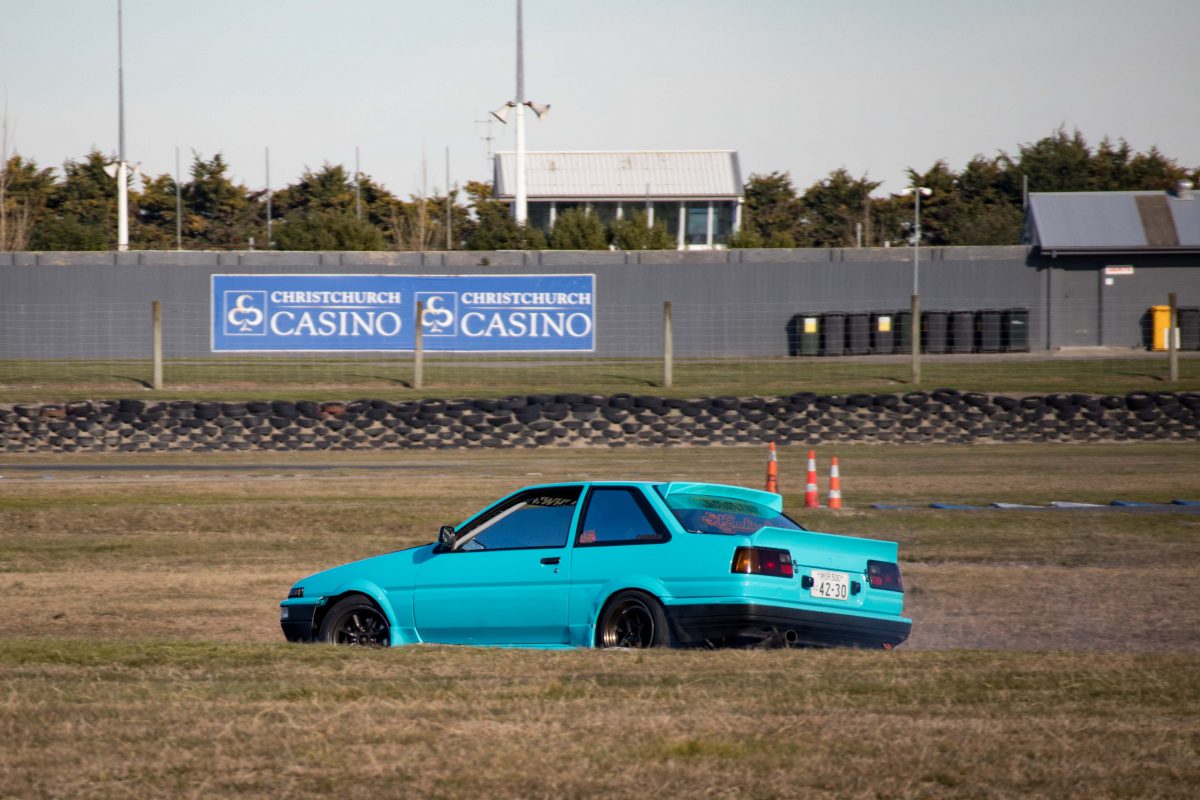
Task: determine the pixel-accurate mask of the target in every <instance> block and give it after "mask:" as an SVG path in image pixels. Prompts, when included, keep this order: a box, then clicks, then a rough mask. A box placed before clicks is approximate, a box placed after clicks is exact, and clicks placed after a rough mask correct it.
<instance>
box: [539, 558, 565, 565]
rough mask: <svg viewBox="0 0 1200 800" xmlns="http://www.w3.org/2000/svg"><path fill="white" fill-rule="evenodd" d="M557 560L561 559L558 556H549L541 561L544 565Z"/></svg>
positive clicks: (554, 562) (555, 562)
mask: <svg viewBox="0 0 1200 800" xmlns="http://www.w3.org/2000/svg"><path fill="white" fill-rule="evenodd" d="M559 561H561V559H560V558H559V557H558V556H551V557H550V558H543V559H542V563H543V564H546V565H549V564H557V563H558V562H559Z"/></svg>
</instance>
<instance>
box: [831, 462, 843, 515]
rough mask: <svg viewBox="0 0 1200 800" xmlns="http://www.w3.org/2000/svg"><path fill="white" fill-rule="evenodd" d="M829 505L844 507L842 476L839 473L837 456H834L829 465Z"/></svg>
mask: <svg viewBox="0 0 1200 800" xmlns="http://www.w3.org/2000/svg"><path fill="white" fill-rule="evenodd" d="M829 507H830V508H841V507H842V477H841V475H840V474H838V462H837V456H834V457H833V463H832V464H831V465H830V467H829Z"/></svg>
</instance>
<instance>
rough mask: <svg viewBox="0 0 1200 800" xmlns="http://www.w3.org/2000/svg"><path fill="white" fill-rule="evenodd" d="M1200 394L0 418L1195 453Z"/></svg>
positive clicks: (273, 431)
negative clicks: (1028, 444) (1168, 447)
mask: <svg viewBox="0 0 1200 800" xmlns="http://www.w3.org/2000/svg"><path fill="white" fill-rule="evenodd" d="M1198 422H1200V394H1197V393H1192V392H1187V393H1174V392H1152V393H1151V392H1132V393H1130V394H1127V395H1124V396H1118V395H1103V396H1096V395H1087V394H1066V393H1063V394H1050V395H1030V396H1026V397H1011V396H1006V395H987V394H983V393H980V392H962V391H959V390H956V389H949V388H947V389H935V390H933V391H931V392H909V393H905V394H865V393H864V394H850V395H817V394H814V393H811V392H797V393H795V394H790V395H783V396H777V397H705V398H686V399H685V398H667V397H660V396H657V395H637V396H634V395H629V394H615V395H589V394H574V393H563V394H532V395H516V396H511V397H505V398H498V399H495V398H482V399H466V398H458V399H441V398H428V399H423V400H406V401H399V402H394V401H389V400H381V399H360V400H352V401H342V400H337V401H327V402H322V403H317V402H309V401H301V402H293V401H288V400H276V401H250V402H245V403H219V402H204V401H195V402H193V401H186V400H178V401H170V402H159V403H146V402H144V401H141V400H136V399H122V400H106V401H99V402H89V401H83V402H74V403H67V404H17V405H12V406H0V446H2V447H3V449H4V451H5V452H8V453H28V452H66V453H73V452H154V451H165V450H170V451H192V452H209V451H216V450H220V451H239V450H241V451H244V450H255V451H263V450H277V451H297V450H299V451H317V450H381V449H419V450H429V449H437V450H442V449H480V448H516V447H520V448H535V447H610V448H615V447H630V446H655V447H678V446H691V447H711V446H727V445H741V444H752V443H763V442H777V443H779V444H785V445H786V444H793V443H794V444H802V445H809V446H813V445H818V444H824V443H833V442H869V443H880V444H930V443H950V444H965V443H971V442H1021V441H1033V442H1096V441H1139V440H1168V441H1184V440H1195V439H1197V438H1200V437H1198V429H1197V425H1198Z"/></svg>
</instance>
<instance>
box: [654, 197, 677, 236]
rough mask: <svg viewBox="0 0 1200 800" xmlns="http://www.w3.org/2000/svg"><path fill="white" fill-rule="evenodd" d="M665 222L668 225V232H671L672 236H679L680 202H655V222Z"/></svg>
mask: <svg viewBox="0 0 1200 800" xmlns="http://www.w3.org/2000/svg"><path fill="white" fill-rule="evenodd" d="M659 222H664V223H666V225H667V233H669V234H671V238H672V239H675V238H677V237H678V236H679V203H655V204H654V224H655V225H657V224H658V223H659Z"/></svg>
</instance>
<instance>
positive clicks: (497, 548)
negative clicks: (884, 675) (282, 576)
mask: <svg viewBox="0 0 1200 800" xmlns="http://www.w3.org/2000/svg"><path fill="white" fill-rule="evenodd" d="M897 550H898V548H897V546H896V544H895V543H894V542H884V541H879V540H875V539H862V538H856V537H850V536H836V535H833V534H828V533H815V532H812V531H808V530H806V529H804V528H803V527H802V526H800V525H799V524H797V523H796V522H795V521H793V520H792V519H790V518H789V517H788V516H786V515H785V514H784V513H783V498H782V497H780V496H779V495H777V494H773V493H769V492H763V491H759V490H756V489H745V488H741V487H737V486H725V485H720V484H710V483H678V482H676V483H651V482H603V483H601V482H584V483H556V484H549V485H544V486H531V487H528V488H525V489H521V490H520V491H517V492H514V493H513V494H510V495H509V496H507V497H505V498H503V499H501V500H499V501H498V502H496V503H494V504H493V505H491V506H489V507H487V508H485V509H484V510H482V511H480V512H479V513H477V514H475V515H474V516H472V517H471V518H470V519H468V520H466V521H465V522H463V523H462V524H461V525H458V526H455V527H451V526H445V527H443V528H442V529H441V531H440V532H439V534H438V540H437V541H436V542H434V543H431V544H423V545H420V546H418V547H411V548H408V549H407V550H400V551H397V552H394V553H388V554H386V555H381V556H375V557H374V558H368V559H366V560H363V561H356V562H353V563H350V564H344V565H342V566H340V567H334V568H333V569H329V570H326V571H324V572H318V573H316V574H315V575H310V576H309V577H307V578H305V579H304V580H302V581H300V582H298V583H297V584H295V585H294V586H293V587H292V588H291V591H290V592H288V597H287V599H286V600H284V601H283V602H282V603H281V604H280V606H281V609H280V610H281V614H280V616H281V620H280V621H281V624H282V626H283V633H284V635H285V636H286V637H287V639H288V640H289V641H294V642H313V641H319V642H328V643H331V644H343V645H359V646H396V645H404V644H415V643H418V642H430V643H439V644H470V645H494V646H518V647H541V648H556V647H659V646H663V647H665V646H683V647H686V646H721V645H735V646H745V645H803V646H817V647H829V646H851V647H876V648H878V647H883V648H891V647H895V646H896V645H898V644H900V643H901V642H903V641H904V640H905V639H907V638H908V634H909V631H910V629H911V627H912V621H911V620H909V619H906V618H905V617H903V616H902V615H901V612H902V607H903V604H904V587H903V584H902V582H901V578H900V567H899V565H898V564H897Z"/></svg>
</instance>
